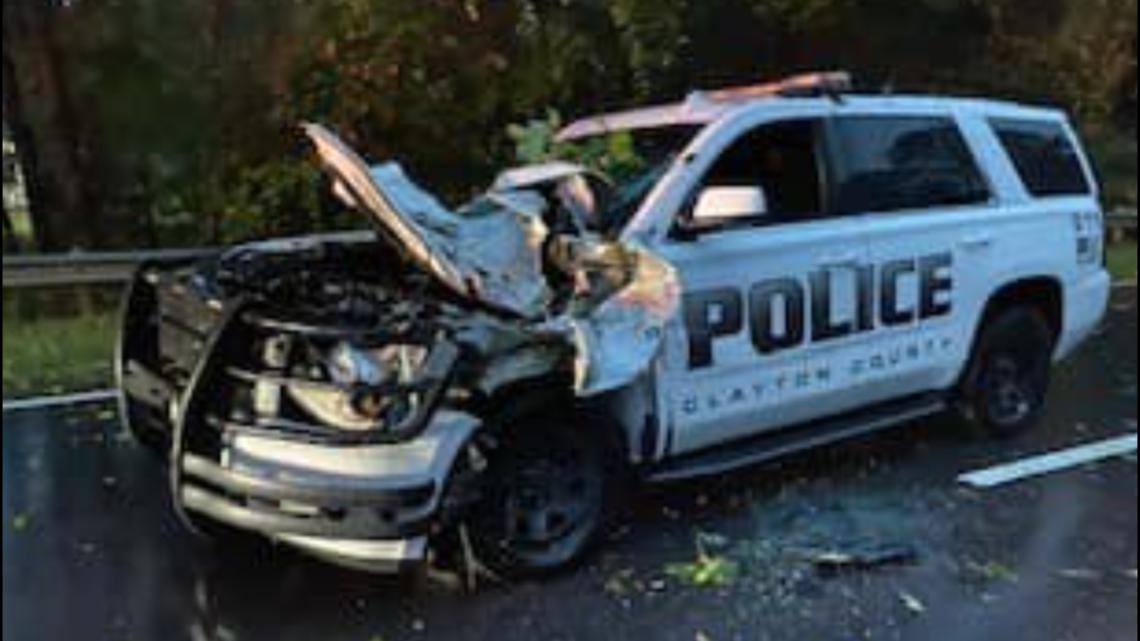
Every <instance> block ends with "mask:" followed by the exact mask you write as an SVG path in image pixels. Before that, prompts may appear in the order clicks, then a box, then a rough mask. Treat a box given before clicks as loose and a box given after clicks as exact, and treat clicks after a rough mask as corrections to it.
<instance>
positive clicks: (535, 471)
mask: <svg viewBox="0 0 1140 641" xmlns="http://www.w3.org/2000/svg"><path fill="white" fill-rule="evenodd" d="M595 427H596V426H593V425H588V424H575V422H574V421H570V420H565V419H563V420H546V421H540V420H524V421H521V422H518V423H516V424H515V425H512V426H511V428H510V429H509V430H508V431H507V432H506V433H504V434H503V435H502V441H501V443H500V446H499V448H498V450H497V451H496V452H495V453H493V454H492V455H491V457H490V460H489V465H490V467H489V469H488V470H487V472H488V475H487V478H489V479H490V480H489V481H488V487H487V491H486V493H485V495H484V497H483V499H482V501H481V502H480V503H479V504H478V505H477V506H476V508H475V510H474V514H473V517H472V519H470V521H469V524H470V525H471V537H472V544H473V546H474V548H475V552H476V555H477V556H478V557H479V560H480V562H481V563H483V564H484V565H485V566H486V567H487V568H489V569H490V570H492V571H494V572H495V573H497V574H500V575H502V576H505V577H509V578H529V577H534V576H541V575H545V574H549V573H552V572H555V571H558V570H561V569H564V568H566V567H568V566H571V565H572V564H574V563H575V562H577V561H579V560H581V559H582V558H583V557H584V556H585V555H586V554H587V553H588V552H589V551H590V549H591V548H592V547H593V545H594V544H595V543H596V542H597V541H598V539H599V538H600V536H601V535H602V534H603V533H604V532H605V530H606V528H607V526H608V524H609V522H610V519H611V517H612V514H613V509H612V508H613V506H614V505H615V504H616V494H617V492H618V491H619V489H620V485H619V483H618V476H619V475H618V474H617V469H618V467H617V463H618V461H617V457H616V456H615V452H614V450H613V448H611V447H609V446H608V444H607V443H606V439H604V438H602V435H600V434H598V430H596V429H595Z"/></svg>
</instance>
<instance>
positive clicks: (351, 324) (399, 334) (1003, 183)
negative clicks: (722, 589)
mask: <svg viewBox="0 0 1140 641" xmlns="http://www.w3.org/2000/svg"><path fill="white" fill-rule="evenodd" d="M849 84H850V83H849V80H848V78H847V77H846V76H845V75H844V74H823V75H813V76H805V77H798V78H793V79H791V80H788V81H784V82H781V83H776V84H770V85H762V86H756V87H745V88H738V89H729V90H723V91H715V92H701V93H696V94H693V95H692V96H690V97H689V98H688V99H687V100H685V101H684V102H681V103H678V104H672V105H665V106H660V107H652V108H649V109H641V110H636V111H631V112H625V113H618V114H611V115H605V116H599V117H594V118H589V119H586V120H583V121H580V122H577V123H574V124H572V125H570V126H569V127H567V128H566V129H565V130H564V131H562V132H561V133H560V135H559V145H558V147H559V148H560V149H564V150H577V151H578V152H581V150H583V149H589V148H591V146H594V145H598V144H600V145H601V146H602V147H603V148H606V147H610V148H612V145H613V143H614V141H619V142H620V146H621V147H622V148H624V149H627V150H628V151H629V152H630V153H631V154H632V155H634V156H635V157H636V158H637V159H638V163H637V167H636V168H635V169H634V170H628V171H623V172H621V174H622V175H620V176H619V175H607V174H605V173H600V172H598V171H596V170H592V169H588V168H586V167H583V166H581V165H577V164H574V163H572V162H551V163H548V164H543V165H538V166H531V167H524V168H520V169H514V170H510V171H507V172H504V173H503V174H502V176H500V178H499V179H498V180H497V181H496V183H495V185H494V186H493V187H492V188H490V189H489V190H488V191H487V192H486V194H484V195H483V196H481V197H479V198H477V199H476V200H475V201H473V202H472V203H470V204H468V205H466V206H464V207H463V208H461V209H458V210H454V211H453V210H450V209H448V208H447V207H445V206H444V205H442V204H441V203H440V202H439V201H438V200H436V199H435V198H434V197H432V196H431V195H430V194H428V193H426V192H424V191H422V190H420V189H419V188H418V187H417V186H416V185H415V184H414V183H412V181H411V180H409V179H408V177H407V176H406V175H405V174H404V172H403V171H402V170H401V168H400V167H399V166H397V165H392V164H389V165H381V166H369V165H368V164H367V163H366V162H365V161H364V160H363V159H362V158H361V157H360V156H358V155H357V154H356V153H355V152H353V151H352V150H351V149H349V148H348V147H347V146H346V145H345V144H344V143H343V142H342V141H341V140H340V139H339V138H337V137H336V136H335V135H333V134H332V133H331V132H330V131H328V130H327V129H324V128H323V127H320V126H318V125H308V126H306V131H307V133H308V135H309V136H310V138H311V139H312V140H313V142H314V144H315V146H316V148H317V152H318V155H319V158H320V160H321V162H322V163H323V165H324V166H325V168H326V169H327V170H328V172H329V173H330V175H331V177H332V178H333V180H334V185H335V188H336V193H337V195H338V196H339V197H340V198H341V200H342V201H343V202H344V203H345V204H347V205H348V206H350V207H353V208H355V209H358V210H361V211H363V212H365V213H367V214H369V216H370V217H371V218H372V220H373V222H374V227H375V228H374V230H373V231H371V232H368V233H365V234H354V235H342V236H335V237H333V236H314V237H307V238H300V239H288V240H283V241H272V242H268V243H255V244H251V245H243V246H240V247H236V248H234V249H232V250H229V251H227V252H226V253H225V254H224V255H222V256H220V257H218V258H217V259H216V260H212V261H209V262H207V263H204V264H198V265H182V266H175V267H173V268H156V267H148V268H145V269H143V270H142V271H141V272H140V274H139V276H138V277H137V279H136V282H135V284H134V286H133V287H132V289H131V293H130V295H129V297H128V303H127V306H126V318H125V327H124V332H123V340H122V344H121V347H120V353H119V373H120V381H121V386H122V389H123V392H124V394H123V411H124V416H125V417H126V420H127V422H128V423H129V425H130V427H131V429H132V430H134V432H135V433H136V434H137V435H138V436H139V438H140V439H141V440H142V441H143V442H145V443H147V444H149V445H151V446H152V447H154V448H155V449H156V451H158V452H159V453H160V454H161V455H162V457H163V458H164V459H165V460H167V462H168V463H169V465H170V466H171V473H170V475H169V482H170V485H171V491H172V493H173V494H174V497H175V504H176V506H177V508H178V510H179V513H180V514H181V515H182V516H183V517H184V518H185V520H186V522H187V523H188V524H190V525H191V526H192V527H194V528H196V529H206V530H216V529H218V528H238V529H242V530H249V531H254V532H258V533H261V534H264V535H266V536H268V537H270V538H272V539H274V540H277V541H280V542H283V543H285V544H289V545H293V546H296V547H299V548H301V549H304V550H306V551H308V552H310V553H313V554H317V555H320V556H323V557H326V558H328V559H330V560H332V561H334V562H337V563H342V564H347V565H353V566H357V567H363V568H367V569H373V570H390V569H394V568H396V567H399V566H400V565H401V564H403V563H406V562H416V561H421V560H423V559H424V558H425V556H426V555H427V551H428V550H429V549H430V548H431V547H432V546H433V544H434V546H435V547H436V548H437V549H446V548H447V547H448V546H447V545H446V543H447V541H449V540H450V539H451V538H452V537H453V536H456V537H457V536H458V535H456V534H455V533H457V532H462V533H466V534H467V536H463V537H458V538H464V539H465V540H466V539H468V538H469V542H470V543H471V546H472V547H473V548H474V550H475V551H476V553H477V554H478V556H479V558H480V559H481V560H482V562H483V563H484V564H486V565H488V566H490V567H492V568H494V569H495V570H497V571H499V572H501V573H504V574H509V575H526V574H532V575H533V574H535V573H542V572H545V571H549V570H552V569H557V568H560V567H563V566H565V565H566V564H568V563H570V562H572V561H574V560H576V559H578V558H580V557H581V555H582V554H583V553H584V552H585V551H586V550H587V549H588V548H589V547H590V545H591V544H592V543H593V542H594V541H595V540H597V538H598V535H599V533H600V532H602V530H603V528H604V526H605V524H606V522H607V518H608V516H609V515H610V514H611V513H612V510H613V508H614V506H615V503H616V502H617V501H616V499H617V497H618V496H619V480H620V479H628V478H629V477H631V476H632V477H634V478H638V479H640V480H644V481H648V482H661V481H672V480H678V479H685V478H692V477H697V476H702V475H710V474H718V473H722V472H725V471H727V470H730V469H733V468H737V467H740V466H744V465H751V464H757V463H760V462H764V461H769V460H772V459H774V458H776V457H779V456H784V455H787V454H789V453H792V452H796V451H801V450H804V449H807V448H812V447H816V446H820V445H823V444H827V443H831V442H835V441H837V440H841V439H845V438H850V437H853V436H857V435H862V434H866V433H869V432H872V431H875V430H879V429H883V428H886V427H889V426H894V425H900V424H905V423H907V422H910V421H913V420H915V419H919V418H922V417H925V416H929V415H931V414H934V413H938V412H943V411H945V410H949V409H954V408H960V409H961V410H964V414H965V415H966V416H967V417H969V418H970V419H971V420H973V421H975V422H977V423H978V424H980V425H982V426H984V427H985V428H986V429H988V430H989V431H991V432H992V433H994V434H995V435H998V436H1007V435H1012V434H1016V433H1019V432H1021V431H1022V430H1025V429H1028V428H1030V427H1032V426H1033V425H1034V424H1035V423H1036V422H1037V421H1038V420H1039V419H1040V418H1041V415H1042V411H1043V407H1044V403H1045V397H1046V394H1047V391H1048V387H1049V375H1050V369H1051V366H1052V365H1053V363H1054V362H1056V361H1058V360H1060V359H1063V358H1065V357H1066V356H1068V355H1069V354H1071V353H1072V352H1073V351H1074V349H1076V348H1077V347H1078V346H1079V345H1080V344H1081V343H1082V341H1084V340H1085V339H1086V338H1087V337H1088V336H1089V335H1090V334H1091V333H1092V332H1093V331H1094V328H1095V327H1096V326H1097V324H1098V323H1099V322H1100V320H1101V319H1102V316H1103V315H1104V313H1105V309H1106V306H1107V302H1108V298H1109V292H1110V281H1109V276H1108V274H1107V273H1106V271H1105V269H1104V262H1103V245H1104V232H1103V216H1102V211H1101V205H1100V202H1099V194H1098V188H1097V184H1096V180H1095V178H1094V174H1093V171H1092V168H1091V167H1090V163H1089V160H1088V158H1087V157H1086V156H1085V154H1084V152H1083V151H1082V148H1081V145H1080V142H1079V141H1078V139H1077V136H1076V135H1075V133H1074V130H1073V127H1072V125H1071V124H1070V122H1069V121H1068V119H1067V118H1066V116H1065V115H1064V114H1063V113H1060V112H1057V111H1054V110H1049V109H1041V108H1035V107H1026V106H1020V105H1014V104H1008V103H1002V102H992V101H984V100H959V99H947V98H932V97H904V96H862V95H855V94H854V93H852V92H851V91H850V90H849Z"/></svg>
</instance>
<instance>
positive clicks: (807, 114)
mask: <svg viewBox="0 0 1140 641" xmlns="http://www.w3.org/2000/svg"><path fill="white" fill-rule="evenodd" d="M861 117H872V118H890V117H901V118H936V119H944V120H945V121H946V122H948V123H952V124H953V125H954V126H955V127H956V128H958V130H959V131H960V132H961V135H962V137H963V139H964V141H965V142H966V144H967V145H968V148H969V152H970V154H971V156H972V158H973V160H974V161H975V162H976V164H977V167H978V168H979V170H980V171H981V172H982V173H983V174H984V178H985V180H986V181H987V183H988V186H989V189H990V195H989V197H988V198H987V199H986V200H985V201H984V202H979V203H976V204H972V205H965V206H946V207H940V206H933V207H927V208H918V209H906V210H899V211H892V212H874V211H868V212H857V213H853V214H850V215H842V216H836V217H830V218H827V219H823V220H816V221H810V222H799V223H791V224H781V225H773V226H759V227H754V228H747V229H732V230H726V231H722V232H717V233H711V234H707V235H703V236H701V237H699V238H697V239H695V240H693V239H683V240H679V239H676V238H673V237H671V236H670V230H671V229H672V226H673V225H674V224H675V222H676V220H677V216H678V212H681V211H683V210H684V208H685V207H686V206H687V205H688V201H689V199H691V197H692V194H693V193H694V191H696V190H699V189H700V187H701V181H702V178H703V176H705V174H706V173H707V172H708V171H709V169H710V167H711V166H712V165H713V164H714V163H715V162H716V160H717V159H718V158H719V157H720V156H721V154H722V153H724V152H725V150H726V149H728V148H729V147H731V146H732V145H733V144H734V143H735V142H736V141H738V140H740V139H741V137H742V136H744V135H746V134H747V133H748V132H750V131H754V130H756V129H757V128H762V127H765V126H770V125H774V124H779V123H781V122H787V121H798V120H802V119H805V118H810V119H820V120H821V121H832V120H833V119H842V118H861ZM707 118H708V120H709V122H708V125H707V127H706V128H705V129H704V130H703V131H702V132H701V133H700V135H699V136H698V137H697V138H696V139H695V140H694V141H693V143H692V144H691V145H690V146H689V148H688V149H687V150H686V151H685V152H684V153H683V154H682V157H681V159H680V160H679V161H678V162H677V163H676V165H675V166H674V167H673V169H672V170H671V171H670V172H669V173H668V174H667V175H666V176H665V178H664V179H662V180H661V182H660V183H659V185H658V186H657V188H656V190H655V191H654V193H653V195H652V196H651V197H650V198H649V199H648V201H647V202H646V203H645V205H644V207H643V208H642V210H641V211H640V212H639V213H638V215H637V216H636V218H635V219H634V220H633V222H632V223H631V224H630V226H629V228H628V229H627V230H626V231H625V233H624V237H625V238H626V239H627V240H630V241H636V242H639V243H643V244H644V245H645V246H647V247H649V248H651V249H652V250H653V251H654V252H656V253H657V254H658V255H660V256H662V257H664V258H665V259H666V260H667V261H669V262H670V263H671V264H672V265H674V267H675V268H676V269H677V270H678V272H679V274H680V278H681V281H682V291H684V292H686V294H691V293H692V292H695V291H701V290H708V289H712V288H726V287H727V288H733V289H737V290H739V291H740V292H741V294H742V295H743V294H744V292H745V290H746V289H747V288H748V287H750V286H752V285H753V284H755V283H757V282H761V281H764V280H767V279H772V278H778V277H789V278H792V279H796V280H798V281H801V282H802V283H803V285H804V288H805V291H806V290H807V289H808V288H809V285H808V283H807V279H808V277H809V274H811V273H812V272H818V271H819V270H826V271H828V272H829V276H830V279H831V288H832V292H831V296H832V304H833V308H832V313H833V314H834V318H835V320H843V319H847V320H854V315H855V314H856V310H855V305H856V300H855V290H856V287H857V283H856V281H855V279H856V277H857V276H858V274H857V271H858V270H857V268H858V267H863V266H879V265H883V264H886V263H889V262H890V261H894V260H900V259H917V258H919V257H922V256H927V255H934V254H939V253H947V254H950V255H951V256H952V258H953V260H952V266H950V267H946V268H943V269H944V270H945V277H946V278H949V279H950V280H951V281H952V283H953V287H952V291H951V292H949V293H948V294H947V296H948V297H949V298H948V302H950V303H951V304H952V313H951V314H948V315H946V316H944V317H941V318H937V319H934V320H933V321H929V322H921V323H909V324H906V326H902V327H896V328H891V327H884V326H883V325H882V323H877V324H876V326H875V327H874V329H872V330H870V331H866V332H859V333H852V334H851V335H850V336H848V337H844V338H839V339H836V340H832V341H828V342H826V343H825V344H813V343H812V342H811V341H807V342H805V344H803V345H801V346H798V347H797V348H795V349H789V350H787V351H783V352H780V353H778V354H775V355H772V356H761V355H758V354H757V353H756V351H755V350H754V349H753V347H752V345H751V344H750V337H749V333H748V331H747V330H746V329H742V330H741V331H738V332H736V333H734V334H733V335H731V336H726V337H724V338H723V339H721V340H718V341H716V342H715V344H714V345H713V349H714V352H715V355H714V359H713V360H714V362H715V366H713V367H708V368H702V369H699V370H693V369H691V368H690V367H688V365H687V356H686V352H687V350H688V346H689V345H690V342H691V337H690V336H689V335H688V333H687V328H686V324H685V322H684V319H683V318H681V317H680V316H678V317H677V318H674V319H673V321H672V322H671V323H670V324H669V326H668V333H667V338H666V341H665V347H664V350H663V354H662V357H661V359H660V361H659V362H658V363H657V365H656V367H655V368H654V370H653V371H652V372H650V373H648V374H647V376H649V377H650V378H652V379H653V380H652V381H650V382H648V383H647V387H648V388H650V389H653V390H656V397H655V399H654V403H655V411H656V412H657V416H659V417H660V418H661V422H662V430H663V432H664V435H663V437H662V438H661V439H660V440H659V442H658V449H656V450H655V451H654V452H652V457H653V459H654V460H664V459H667V458H670V457H673V456H677V455H682V454H686V453H690V452H694V451H697V450H701V449H702V448H706V447H710V446H715V445H718V444H722V443H724V442H726V441H731V440H733V439H737V438H741V437H747V436H750V435H756V434H760V433H764V432H769V431H772V430H778V429H780V428H784V427H788V426H794V425H797V424H800V423H804V422H806V421H812V420H816V419H820V418H825V417H829V416H834V415H838V414H842V413H844V412H848V411H851V410H853V409H858V408H860V407H864V406H867V405H869V404H873V403H875V402H878V401H884V400H891V399H897V398H901V397H906V396H910V395H914V394H919V393H922V392H933V391H945V390H949V389H951V388H953V387H954V385H955V384H956V383H957V382H958V381H959V379H960V378H961V376H962V374H963V372H964V370H965V368H966V366H967V364H968V362H969V358H970V354H971V349H972V347H973V344H974V339H975V337H976V336H977V333H978V331H979V329H980V326H981V322H982V319H983V314H984V312H985V310H986V307H987V305H988V304H989V303H990V302H991V301H992V300H993V299H994V297H995V296H996V295H998V294H999V293H1000V292H1001V291H1002V290H1003V289H1006V288H1009V287H1010V286H1014V285H1016V284H1017V283H1021V282H1026V281H1032V280H1039V279H1048V280H1050V281H1052V282H1054V283H1056V284H1057V286H1058V287H1059V288H1060V291H1061V297H1062V309H1063V312H1062V314H1063V318H1062V319H1061V320H1062V322H1061V327H1060V335H1059V339H1058V341H1057V348H1056V354H1055V357H1056V359H1057V360H1060V359H1062V358H1064V357H1066V356H1067V355H1069V354H1070V353H1071V352H1072V351H1073V350H1074V349H1076V347H1077V346H1078V345H1080V344H1081V343H1082V342H1083V341H1084V340H1085V339H1086V338H1087V337H1088V336H1089V335H1090V334H1091V333H1092V332H1093V331H1094V329H1095V328H1096V326H1097V325H1098V324H1099V322H1100V321H1101V319H1102V318H1103V315H1104V313H1105V311H1106V308H1107V304H1108V298H1109V291H1110V276H1109V274H1108V273H1107V272H1106V270H1105V269H1104V268H1103V265H1102V263H1101V262H1100V261H1099V258H1097V260H1096V261H1094V262H1089V261H1087V260H1085V261H1084V262H1082V260H1081V258H1080V257H1079V256H1078V254H1077V252H1076V250H1075V248H1076V247H1077V246H1078V244H1079V243H1080V242H1084V241H1082V240H1081V239H1080V238H1078V235H1079V234H1082V233H1083V234H1088V235H1089V241H1088V242H1090V243H1092V246H1095V247H1099V245H1100V243H1101V242H1103V231H1102V229H1101V225H1102V222H1101V219H1102V214H1101V211H1102V209H1101V205H1100V201H1099V192H1098V191H1097V190H1096V189H1095V184H1096V181H1095V178H1094V175H1093V171H1092V167H1091V165H1090V163H1089V160H1088V159H1087V157H1086V156H1085V155H1084V152H1083V151H1081V148H1080V146H1079V145H1077V143H1076V135H1075V132H1074V131H1073V129H1072V127H1071V125H1070V124H1069V121H1068V119H1067V117H1066V116H1065V115H1064V114H1063V113H1061V112H1057V111H1052V110H1046V109H1039V108H1030V107H1023V106H1019V105H1013V104H1007V103H1000V102H991V101H982V100H956V99H936V98H928V97H903V96H899V97H858V96H850V97H844V98H843V99H842V100H838V101H837V100H833V99H830V98H776V99H764V100H758V101H756V102H754V103H750V104H743V105H740V106H737V107H735V108H733V109H730V110H724V109H723V107H721V106H715V107H712V108H710V109H709V110H708V113H707ZM702 120H703V118H702V116H700V115H695V114H689V116H688V119H687V121H688V122H700V121H702ZM994 120H1009V121H1014V122H1027V123H1049V124H1055V125H1056V126H1057V127H1059V128H1060V129H1062V130H1063V131H1064V132H1065V135H1066V136H1068V137H1069V139H1070V140H1072V141H1073V143H1072V144H1073V147H1074V149H1075V150H1076V152H1077V153H1078V154H1079V155H1080V163H1081V166H1082V170H1083V171H1084V172H1086V176H1087V178H1088V181H1089V184H1090V185H1092V186H1094V187H1093V188H1092V190H1091V191H1090V192H1089V193H1088V194H1085V195H1077V196H1061V197H1050V198H1038V197H1034V196H1033V195H1032V194H1030V193H1029V191H1028V190H1027V188H1026V186H1025V185H1024V183H1023V181H1022V179H1021V177H1020V176H1019V175H1018V171H1017V169H1016V168H1015V166H1014V163H1013V161H1012V160H1011V159H1010V156H1009V154H1008V153H1007V151H1006V150H1005V149H1004V148H1003V146H1002V144H1001V141H1000V140H999V139H998V136H997V134H996V133H995V131H994V129H993V127H992V126H991V124H990V123H991V121H994ZM672 122H676V118H672V117H669V116H666V117H664V118H663V119H662V121H661V125H662V126H664V125H666V124H669V123H672ZM641 124H642V125H643V126H649V125H648V124H647V123H641ZM1086 222H1087V223H1088V224H1087V226H1083V227H1082V225H1085V223H1086ZM1088 251H1090V252H1096V251H1099V250H1095V249H1089V250H1088ZM879 286H881V282H877V283H876V287H879ZM898 286H899V288H900V296H901V297H903V304H904V305H914V304H915V303H916V302H917V300H916V295H917V292H918V289H917V275H916V274H908V277H906V278H904V279H901V280H900V281H899V282H898ZM879 293H881V292H879ZM879 293H877V294H876V296H878V295H879ZM714 313H715V312H714ZM805 331H806V332H808V333H809V334H810V333H811V332H812V319H811V318H810V317H809V318H807V319H805ZM931 342H933V343H934V344H936V345H937V349H935V350H928V349H927V347H928V346H929V345H930V343H931ZM916 344H919V345H922V346H923V356H922V357H921V358H916V359H908V358H904V359H903V361H902V362H893V361H895V360H897V356H898V353H899V351H900V350H902V351H903V352H905V351H906V350H907V349H908V348H910V347H912V346H914V345H916ZM876 358H885V359H886V360H887V362H888V364H889V366H888V367H883V368H875V369H874V370H871V369H870V368H868V369H862V368H858V363H860V362H862V361H870V360H872V359H876ZM821 369H824V370H826V371H828V372H829V373H830V375H829V376H827V377H826V380H825V381H823V382H821V381H820V380H818V379H819V376H818V374H819V373H820V371H821ZM805 374H807V375H810V377H811V378H812V382H811V384H808V385H796V382H795V379H796V378H797V377H801V379H802V377H803V376H804V375H805ZM801 382H802V380H801ZM757 385H762V386H766V388H767V390H768V393H759V394H758V393H757V387H756V386H757ZM742 392H743V394H742ZM742 395H743V397H745V400H740V398H741V396H742ZM734 397H735V398H736V399H737V400H736V401H735V402H734V401H733V400H732V399H733V398H734ZM694 405H695V406H696V409H695V410H694ZM640 425H641V424H640V423H634V424H631V425H629V426H628V428H629V429H631V430H637V429H639V427H640Z"/></svg>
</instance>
